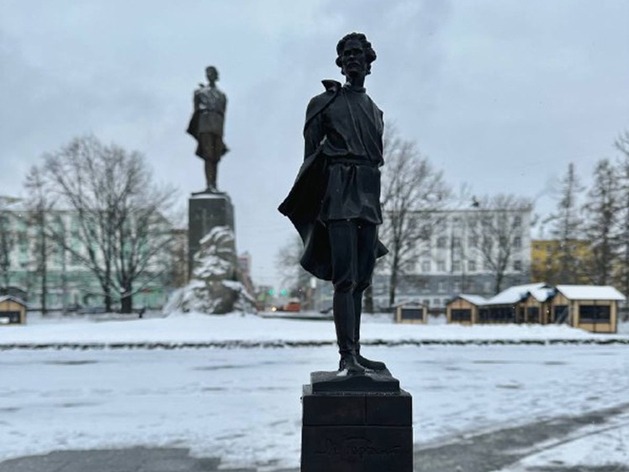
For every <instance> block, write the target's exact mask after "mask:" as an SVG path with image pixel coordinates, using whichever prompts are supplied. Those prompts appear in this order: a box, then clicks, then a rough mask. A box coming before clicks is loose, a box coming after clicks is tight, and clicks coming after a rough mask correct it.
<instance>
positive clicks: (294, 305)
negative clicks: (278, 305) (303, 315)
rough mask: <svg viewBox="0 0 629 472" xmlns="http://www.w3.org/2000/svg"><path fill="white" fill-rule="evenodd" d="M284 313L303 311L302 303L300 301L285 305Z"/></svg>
mask: <svg viewBox="0 0 629 472" xmlns="http://www.w3.org/2000/svg"><path fill="white" fill-rule="evenodd" d="M282 311H292V312H296V311H301V302H299V301H290V302H288V303H287V304H286V305H284V307H283V310H282Z"/></svg>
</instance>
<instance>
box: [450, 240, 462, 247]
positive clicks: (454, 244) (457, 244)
mask: <svg viewBox="0 0 629 472" xmlns="http://www.w3.org/2000/svg"><path fill="white" fill-rule="evenodd" d="M452 247H461V238H452Z"/></svg>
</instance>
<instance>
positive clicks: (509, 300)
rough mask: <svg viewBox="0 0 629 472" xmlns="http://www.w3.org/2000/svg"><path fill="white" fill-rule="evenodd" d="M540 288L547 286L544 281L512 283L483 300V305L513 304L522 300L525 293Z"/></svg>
mask: <svg viewBox="0 0 629 472" xmlns="http://www.w3.org/2000/svg"><path fill="white" fill-rule="evenodd" d="M542 288H549V287H548V285H546V284H545V283H544V282H538V283H535V284H526V285H514V286H513V287H509V288H508V289H506V290H503V291H502V292H500V293H499V294H497V295H494V296H493V297H491V298H490V299H489V300H487V301H486V302H485V305H513V304H514V303H518V302H519V301H520V300H522V298H523V297H525V296H526V294H527V293H529V292H532V291H534V290H539V289H542Z"/></svg>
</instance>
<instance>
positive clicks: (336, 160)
mask: <svg viewBox="0 0 629 472" xmlns="http://www.w3.org/2000/svg"><path fill="white" fill-rule="evenodd" d="M333 164H349V165H357V166H369V167H378V163H377V162H372V161H370V160H369V159H368V158H366V157H354V156H341V157H334V156H328V165H333Z"/></svg>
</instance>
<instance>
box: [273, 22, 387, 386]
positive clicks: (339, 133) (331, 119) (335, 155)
mask: <svg viewBox="0 0 629 472" xmlns="http://www.w3.org/2000/svg"><path fill="white" fill-rule="evenodd" d="M336 52H337V58H336V64H337V65H338V66H339V67H340V68H341V72H342V73H343V75H344V76H345V79H346V82H345V84H344V85H341V84H340V83H339V82H336V81H333V80H324V81H323V85H324V87H325V89H326V91H325V92H323V93H322V94H320V95H317V96H316V97H314V98H313V99H312V100H310V103H309V104H308V108H307V111H306V124H305V127H304V138H305V160H304V163H303V164H302V166H301V168H300V170H299V173H298V175H297V178H296V180H295V183H294V185H293V188H292V189H291V191H290V193H289V195H288V196H287V197H286V199H285V200H284V202H282V204H281V205H280V207H279V211H280V212H281V213H283V214H284V215H286V216H288V217H289V218H290V220H291V221H292V222H293V224H294V225H295V227H296V229H297V230H298V231H299V234H300V236H301V238H302V240H303V242H304V253H303V255H302V258H301V264H302V266H303V267H304V268H305V269H306V270H308V271H309V272H310V273H312V274H313V275H315V276H316V277H318V278H320V279H324V280H331V281H332V283H333V285H334V298H333V312H334V324H335V327H336V337H337V342H338V346H339V353H340V356H341V360H340V363H339V370H340V371H344V370H346V371H347V372H348V373H349V374H354V375H356V374H363V373H365V371H366V370H372V371H374V370H375V371H378V370H384V369H386V367H385V365H384V363H382V362H378V361H371V360H369V359H366V358H365V357H363V356H362V355H361V354H360V318H361V308H362V296H363V292H364V291H365V289H366V288H367V287H368V286H369V285H370V283H371V277H372V274H373V269H374V266H375V262H376V258H377V257H380V256H382V255H384V254H386V252H387V250H386V248H385V247H384V246H383V245H382V243H381V242H380V241H379V240H378V234H377V226H378V225H380V224H381V223H382V211H381V208H380V170H379V167H380V166H382V164H383V158H382V147H383V144H382V134H383V131H384V124H383V120H382V111H381V110H380V109H379V108H378V107H377V106H376V104H375V103H374V102H373V100H372V99H371V98H370V97H369V95H367V93H366V91H365V87H364V83H365V77H366V76H367V75H368V74H369V73H370V72H371V63H372V62H373V61H375V60H376V53H375V51H374V50H373V48H372V47H371V43H370V42H369V41H367V38H366V37H365V35H364V34H362V33H350V34H348V35H346V36H345V37H344V38H343V39H341V40H340V41H339V42H338V44H337V46H336Z"/></svg>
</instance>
